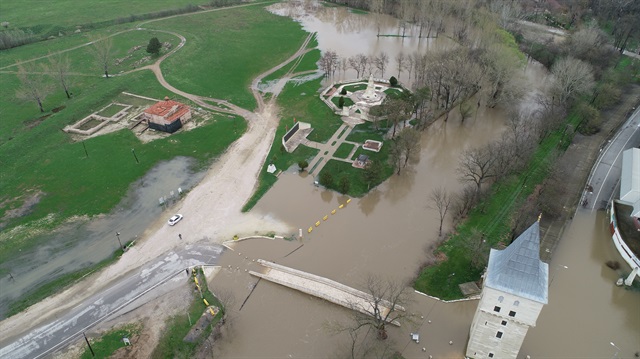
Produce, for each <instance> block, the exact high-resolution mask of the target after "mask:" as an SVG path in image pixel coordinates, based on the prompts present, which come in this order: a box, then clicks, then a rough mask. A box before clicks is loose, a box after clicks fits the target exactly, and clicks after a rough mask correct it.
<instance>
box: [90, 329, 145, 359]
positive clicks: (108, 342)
mask: <svg viewBox="0 0 640 359" xmlns="http://www.w3.org/2000/svg"><path fill="white" fill-rule="evenodd" d="M139 333H140V328H139V327H137V326H135V325H127V326H124V327H123V328H120V329H116V330H112V331H110V332H107V333H105V334H104V335H103V336H102V337H100V338H99V339H96V340H89V342H91V348H92V349H93V352H94V353H95V357H96V358H109V357H110V356H111V355H113V353H115V351H116V350H118V349H120V348H122V347H124V346H125V345H124V342H123V341H122V338H131V337H132V336H133V335H136V334H139ZM85 346H86V345H85ZM91 358H93V356H92V355H91V351H90V350H89V348H86V349H85V350H84V352H83V353H82V355H80V359H91Z"/></svg>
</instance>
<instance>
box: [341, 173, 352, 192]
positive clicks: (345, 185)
mask: <svg viewBox="0 0 640 359" xmlns="http://www.w3.org/2000/svg"><path fill="white" fill-rule="evenodd" d="M350 188H351V182H350V181H349V178H348V177H342V178H340V181H339V182H338V190H339V191H340V193H342V194H345V193H347V192H349V189H350Z"/></svg>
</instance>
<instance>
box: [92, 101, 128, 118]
mask: <svg viewBox="0 0 640 359" xmlns="http://www.w3.org/2000/svg"><path fill="white" fill-rule="evenodd" d="M122 109H124V107H123V106H120V105H116V104H111V105H109V106H108V107H107V108H105V109H103V110H102V111H100V112H98V115H100V116H104V117H111V116H113V115H115V114H116V113H118V112H120V111H121V110H122Z"/></svg>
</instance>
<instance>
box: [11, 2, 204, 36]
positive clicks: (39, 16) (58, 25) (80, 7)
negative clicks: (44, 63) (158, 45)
mask: <svg viewBox="0 0 640 359" xmlns="http://www.w3.org/2000/svg"><path fill="white" fill-rule="evenodd" d="M207 2H208V1H204V0H201V1H193V0H155V1H127V0H110V1H100V0H84V1H82V2H78V1H74V0H57V1H56V2H55V6H52V4H51V3H50V2H47V1H39V0H25V1H21V0H4V1H2V5H1V6H0V9H1V12H2V21H8V22H9V23H10V28H12V29H16V28H29V29H30V30H31V31H33V32H34V33H35V34H46V33H51V32H57V31H62V32H63V33H68V32H71V31H74V30H75V27H76V26H79V25H84V24H91V23H98V22H102V21H108V20H115V19H118V18H127V17H130V16H131V15H140V14H146V13H151V12H157V11H161V10H168V9H178V8H182V7H185V6H187V5H189V4H194V3H195V4H205V3H207ZM84 28H85V29H86V28H87V26H85V27H84Z"/></svg>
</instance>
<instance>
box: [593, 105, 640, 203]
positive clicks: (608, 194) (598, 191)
mask: <svg viewBox="0 0 640 359" xmlns="http://www.w3.org/2000/svg"><path fill="white" fill-rule="evenodd" d="M639 129H640V107H639V108H638V109H636V110H635V111H634V112H633V114H632V115H631V116H630V117H629V119H628V120H627V122H625V123H624V125H622V127H620V129H619V130H618V133H617V134H616V135H615V137H613V138H612V139H611V140H610V141H608V143H607V145H606V146H605V147H604V148H603V149H602V150H601V152H600V156H599V157H598V159H597V160H596V163H595V164H594V166H593V169H592V171H591V174H590V175H589V179H588V180H587V186H586V187H587V188H586V189H585V191H584V193H583V195H582V197H581V198H580V203H581V204H582V208H584V209H586V210H589V211H594V210H598V209H604V208H606V207H607V206H608V204H609V203H610V202H611V199H612V198H613V197H617V196H618V195H619V193H618V191H617V188H618V183H619V182H620V175H621V173H622V152H624V151H625V150H627V149H629V148H632V147H635V146H638V145H640V131H639ZM589 186H591V187H589Z"/></svg>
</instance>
